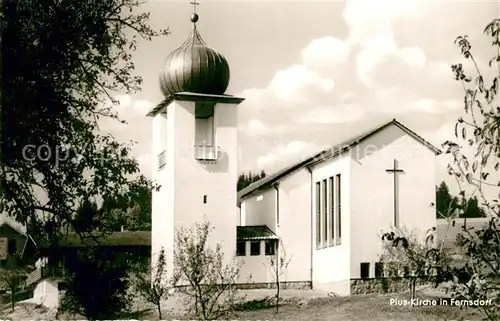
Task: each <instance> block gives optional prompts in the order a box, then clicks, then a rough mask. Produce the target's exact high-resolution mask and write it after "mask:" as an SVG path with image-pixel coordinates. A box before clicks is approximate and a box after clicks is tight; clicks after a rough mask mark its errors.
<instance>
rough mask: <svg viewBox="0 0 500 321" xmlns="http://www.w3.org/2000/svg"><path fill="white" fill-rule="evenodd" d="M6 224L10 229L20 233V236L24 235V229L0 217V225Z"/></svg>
mask: <svg viewBox="0 0 500 321" xmlns="http://www.w3.org/2000/svg"><path fill="white" fill-rule="evenodd" d="M4 225H7V226H8V227H10V228H11V229H12V230H14V231H16V232H17V233H19V234H21V235H22V236H26V231H24V230H22V229H21V228H20V227H19V226H18V225H16V224H13V223H12V222H10V221H8V220H6V219H2V218H0V227H2V226H4Z"/></svg>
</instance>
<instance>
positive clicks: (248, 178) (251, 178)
mask: <svg viewBox="0 0 500 321" xmlns="http://www.w3.org/2000/svg"><path fill="white" fill-rule="evenodd" d="M264 177H266V173H265V172H264V170H262V171H261V172H260V173H258V174H255V173H252V172H248V173H243V174H240V176H238V183H237V190H238V191H240V190H242V189H244V188H245V187H247V186H248V185H250V184H252V183H254V182H256V181H258V180H260V179H262V178H264Z"/></svg>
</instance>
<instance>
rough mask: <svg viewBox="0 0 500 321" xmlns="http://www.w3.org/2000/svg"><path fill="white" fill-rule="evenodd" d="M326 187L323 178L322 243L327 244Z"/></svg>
mask: <svg viewBox="0 0 500 321" xmlns="http://www.w3.org/2000/svg"><path fill="white" fill-rule="evenodd" d="M328 212H329V211H328V187H327V185H326V179H324V180H323V244H324V245H325V246H328Z"/></svg>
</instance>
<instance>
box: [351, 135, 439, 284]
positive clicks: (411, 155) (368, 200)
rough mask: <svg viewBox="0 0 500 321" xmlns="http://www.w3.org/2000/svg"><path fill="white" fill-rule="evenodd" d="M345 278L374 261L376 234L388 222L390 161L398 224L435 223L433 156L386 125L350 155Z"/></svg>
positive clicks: (388, 227) (387, 226)
mask: <svg viewBox="0 0 500 321" xmlns="http://www.w3.org/2000/svg"><path fill="white" fill-rule="evenodd" d="M350 156H351V157H352V171H351V177H352V188H351V199H350V201H351V202H350V203H351V204H352V208H351V214H352V215H351V226H352V229H351V245H352V247H351V251H350V252H351V253H350V256H351V278H359V277H360V263H361V262H367V263H370V277H373V276H374V263H375V262H377V261H379V257H380V254H381V249H382V248H381V245H382V243H381V235H382V232H386V231H390V230H391V226H392V224H393V221H394V176H393V174H392V173H388V172H386V169H390V168H392V167H393V165H394V164H393V162H394V159H397V160H398V162H399V165H398V166H399V168H401V169H402V170H404V173H401V174H397V175H398V180H399V181H398V193H399V195H398V200H399V211H398V212H399V222H400V226H406V227H407V228H409V229H417V230H419V231H420V232H425V230H427V229H429V228H431V227H433V226H435V225H436V220H435V210H434V208H432V207H430V204H431V203H432V202H435V166H434V165H435V154H434V153H433V152H432V151H431V150H430V149H428V148H427V147H425V146H424V145H422V144H421V143H419V142H418V141H416V140H415V139H413V138H411V137H410V136H408V135H407V134H406V133H405V132H404V131H402V130H401V129H399V128H398V127H396V126H391V127H389V128H387V129H385V130H383V131H382V132H380V133H378V134H375V135H374V136H373V137H371V138H370V139H368V140H367V141H366V142H362V143H361V144H360V145H358V147H356V148H355V149H354V150H353V151H352V152H351V153H350Z"/></svg>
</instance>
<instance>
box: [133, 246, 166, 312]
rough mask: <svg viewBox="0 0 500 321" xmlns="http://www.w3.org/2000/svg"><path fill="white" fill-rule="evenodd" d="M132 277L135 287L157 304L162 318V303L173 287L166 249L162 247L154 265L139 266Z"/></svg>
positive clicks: (143, 295)
mask: <svg viewBox="0 0 500 321" xmlns="http://www.w3.org/2000/svg"><path fill="white" fill-rule="evenodd" d="M135 272H136V273H134V276H133V278H132V285H133V287H134V289H135V290H136V291H137V292H139V294H140V295H141V296H142V297H143V298H144V299H145V300H146V301H147V302H149V303H152V304H154V305H155V306H156V308H157V310H158V317H159V318H160V320H161V319H162V314H161V303H162V301H164V300H167V299H168V297H169V296H170V291H171V289H172V286H171V283H170V280H169V279H168V276H167V260H166V257H165V249H163V248H162V249H161V251H160V253H159V254H158V260H157V261H156V264H155V266H154V267H152V266H150V267H149V268H147V269H144V268H142V269H141V268H139V269H138V270H137V271H135Z"/></svg>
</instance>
